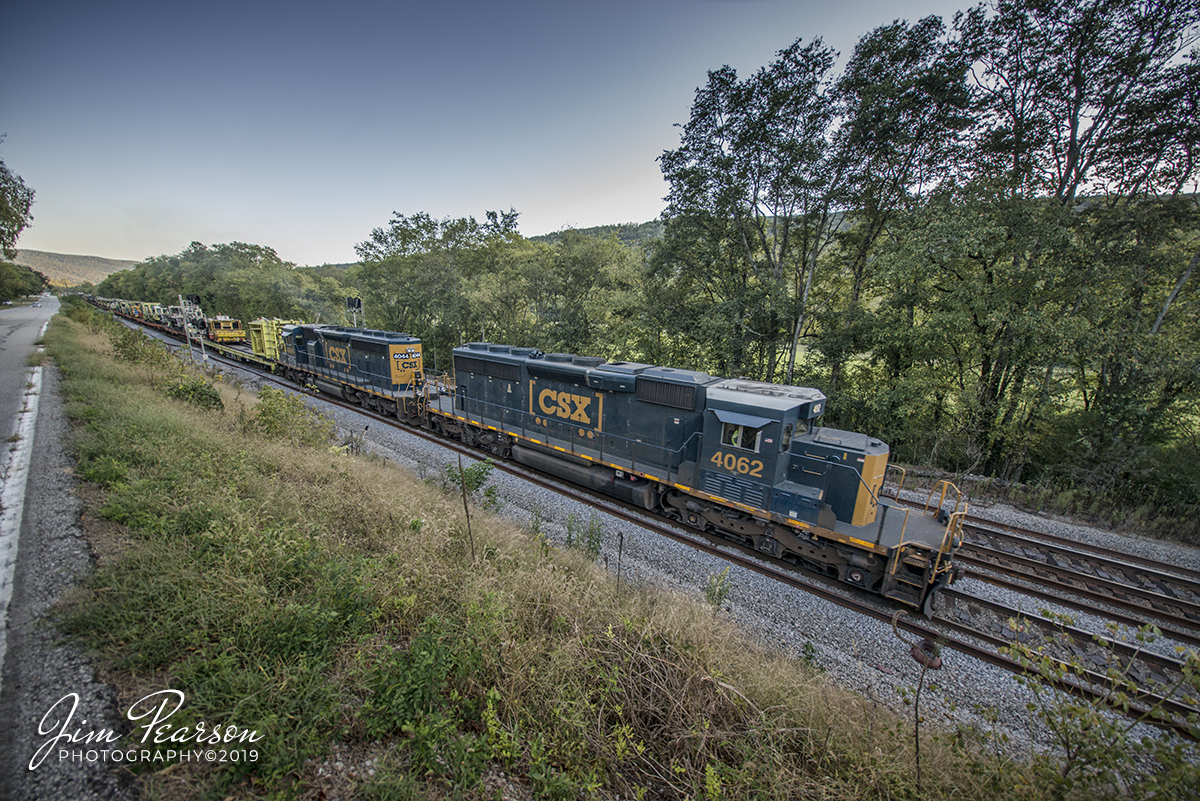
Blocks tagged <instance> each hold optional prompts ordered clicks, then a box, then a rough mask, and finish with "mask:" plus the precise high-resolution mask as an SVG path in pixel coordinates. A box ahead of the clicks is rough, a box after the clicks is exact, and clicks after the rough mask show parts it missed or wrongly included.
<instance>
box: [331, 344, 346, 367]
mask: <svg viewBox="0 0 1200 801" xmlns="http://www.w3.org/2000/svg"><path fill="white" fill-rule="evenodd" d="M325 354H326V355H327V356H328V357H329V360H330V361H331V362H341V363H342V364H349V363H350V349H349V348H346V347H343V346H333V345H331V346H329V347H326V348H325Z"/></svg>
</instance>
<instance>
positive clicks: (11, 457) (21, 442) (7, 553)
mask: <svg viewBox="0 0 1200 801" xmlns="http://www.w3.org/2000/svg"><path fill="white" fill-rule="evenodd" d="M41 395H42V368H41V367H35V368H33V371H32V372H31V373H30V376H29V381H28V384H27V386H26V387H25V403H24V405H23V408H22V409H21V411H20V412H19V413H18V414H17V424H16V427H15V428H14V431H13V437H12V438H10V439H11V440H12V441H11V442H8V443H6V445H8V447H7V448H6V451H7V455H8V463H7V464H6V465H5V466H4V485H3V489H0V509H3V511H2V512H0V679H2V676H3V667H4V655H5V654H6V653H7V652H8V605H9V602H10V601H12V591H13V576H14V574H15V573H16V570H17V542H18V540H19V539H20V537H21V517H22V515H23V514H24V512H25V482H26V479H27V478H28V477H29V463H30V460H31V457H32V455H33V436H34V431H35V430H36V428H37V413H38V400H39V399H40V398H41Z"/></svg>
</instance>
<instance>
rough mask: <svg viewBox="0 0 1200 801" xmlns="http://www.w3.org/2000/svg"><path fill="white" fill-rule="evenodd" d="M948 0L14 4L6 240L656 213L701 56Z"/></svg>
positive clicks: (307, 250)
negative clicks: (25, 201)
mask: <svg viewBox="0 0 1200 801" xmlns="http://www.w3.org/2000/svg"><path fill="white" fill-rule="evenodd" d="M967 5H968V3H966V2H961V3H955V2H950V1H949V0H907V2H904V3H901V4H897V3H889V2H883V1H882V0H827V2H812V1H811V0H595V1H594V2H572V0H427V1H426V2H409V1H408V0H393V1H392V2H385V1H384V0H342V1H341V2H305V1H304V0H295V1H294V2H280V1H279V0H240V1H239V2H226V0H209V2H191V3H180V2H173V1H172V0H158V2H144V1H143V2H124V1H123V0H111V1H110V2H96V0H90V2H75V1H70V2H64V1H63V0H39V2H22V3H16V4H14V5H13V6H10V7H8V8H7V9H6V10H5V12H4V13H3V16H2V19H3V31H4V37H3V42H2V44H0V134H4V135H6V138H5V140H4V142H3V144H0V157H2V158H3V159H4V161H5V163H6V164H7V165H8V167H9V169H11V170H13V171H14V172H16V173H18V174H19V175H21V177H22V178H23V179H24V180H25V183H26V184H27V185H28V186H30V187H31V188H32V189H33V190H34V191H35V192H36V197H35V202H34V207H33V215H34V221H33V225H32V226H31V227H30V228H29V229H27V230H26V231H25V232H24V233H23V234H22V236H21V238H20V239H19V240H18V242H17V246H18V247H20V248H26V249H30V250H47V251H53V252H57V253H74V254H84V255H93V256H104V257H108V258H116V259H138V260H140V259H144V258H148V257H151V256H157V255H161V254H173V253H178V252H179V251H181V250H183V249H184V248H185V247H187V246H188V244H189V243H191V242H192V241H200V242H203V243H205V244H208V245H212V244H217V243H224V242H233V241H240V242H249V243H253V244H258V245H266V246H269V247H272V248H274V249H275V250H276V251H277V252H278V253H279V255H280V257H282V258H284V259H286V260H288V261H293V262H296V263H298V264H308V265H311V264H321V263H325V262H348V261H353V260H355V258H356V257H355V253H354V245H355V244H356V243H358V242H361V241H363V240H365V239H367V238H368V237H369V236H370V232H371V229H373V228H376V227H380V226H383V225H385V224H386V223H387V221H388V220H389V219H390V217H391V214H392V212H393V211H397V212H400V213H401V214H413V213H416V212H418V211H426V212H428V213H430V214H432V215H433V216H435V217H439V218H440V217H465V216H473V217H475V218H476V219H480V220H482V219H483V215H484V212H485V211H486V210H488V209H493V210H507V209H508V208H509V207H513V208H515V209H516V210H517V211H518V212H520V215H521V216H520V218H519V227H520V231H521V233H523V234H525V235H526V236H535V235H538V234H544V233H548V232H551V231H556V230H559V229H562V228H567V227H576V228H582V227H588V226H593V225H603V224H608V223H622V222H646V221H648V220H652V219H654V218H655V217H657V216H658V214H659V213H660V212H661V211H662V208H663V202H662V198H663V196H664V195H665V194H666V191H667V187H666V184H665V183H664V182H663V180H662V175H661V172H660V171H659V167H658V163H657V161H656V159H657V157H658V156H659V155H660V154H661V153H662V152H663V150H666V149H670V148H674V147H676V146H677V145H678V142H679V132H678V129H677V128H675V127H674V126H675V124H677V123H684V122H686V121H687V118H688V112H689V109H690V107H691V103H692V99H693V96H694V94H695V90H696V88H697V87H699V86H701V85H702V84H704V83H705V81H706V71H707V70H710V69H716V68H719V67H720V66H722V65H724V64H729V65H730V66H732V67H734V68H736V69H737V71H738V74H739V75H747V74H749V73H751V72H752V71H753V70H755V69H756V68H758V67H760V66H762V65H764V64H766V63H767V62H768V61H770V60H771V58H772V57H773V55H774V54H775V52H776V51H778V50H780V49H782V48H784V47H786V46H788V45H789V44H791V43H792V42H793V41H794V40H795V39H796V38H798V37H802V38H803V39H805V40H806V41H807V40H810V39H812V38H814V37H817V36H820V37H822V38H824V40H825V41H826V42H827V43H828V44H830V45H832V46H834V47H836V48H837V49H839V50H840V51H841V52H842V54H843V55H842V58H843V60H844V59H845V58H846V57H847V56H848V55H849V53H850V51H851V49H852V48H853V45H854V42H855V41H856V40H857V39H858V37H859V36H860V35H862V34H863V33H866V32H868V31H870V30H871V29H873V28H875V27H877V26H878V25H882V24H886V23H888V22H891V21H892V20H894V19H897V18H900V19H908V20H910V21H915V20H916V19H919V18H920V17H923V16H926V15H928V14H931V13H936V14H940V15H942V16H943V17H944V18H945V19H946V20H947V21H949V19H950V17H952V16H953V13H954V11H956V10H958V9H960V8H966V7H967Z"/></svg>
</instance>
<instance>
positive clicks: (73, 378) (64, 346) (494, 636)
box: [46, 311, 1038, 799]
mask: <svg viewBox="0 0 1200 801" xmlns="http://www.w3.org/2000/svg"><path fill="white" fill-rule="evenodd" d="M72 314H73V316H75V317H77V318H78V320H80V321H82V322H77V321H76V320H73V319H68V318H67V317H65V316H64V315H59V316H58V317H57V318H56V319H55V321H54V324H53V325H52V326H51V328H50V330H49V332H48V333H47V336H46V345H47V347H48V350H49V352H50V353H51V355H52V358H53V359H54V360H55V361H56V362H57V364H58V365H59V367H60V368H61V371H62V374H63V376H64V380H63V384H62V386H63V391H64V393H65V395H66V397H67V403H68V406H67V408H68V413H69V415H70V417H71V419H72V420H73V422H74V427H75V432H74V435H73V437H74V439H73V445H74V448H75V449H76V451H77V453H78V458H79V465H78V473H79V476H80V477H81V478H82V479H83V480H84V481H86V482H90V483H91V484H90V485H91V486H95V487H98V488H99V491H98V492H96V493H95V494H96V495H97V496H98V500H97V501H96V508H97V509H98V514H99V515H100V516H101V517H102V518H104V520H106V521H110V522H107V523H103V524H102V525H100V526H98V527H96V528H97V533H96V537H97V538H99V539H102V540H103V541H102V542H97V543H96V546H97V548H98V552H100V553H101V554H102V558H101V560H100V563H99V565H98V567H97V570H96V572H95V574H94V575H93V576H92V577H91V579H90V580H89V582H88V584H87V586H86V587H85V588H84V590H82V591H81V592H80V593H79V594H78V595H77V597H76V598H75V599H74V601H73V602H72V603H71V604H70V605H69V607H68V608H67V609H66V610H65V612H66V616H65V621H66V623H65V625H66V627H67V629H68V630H69V631H71V632H73V633H74V634H76V635H77V636H79V637H80V638H82V639H83V640H85V641H86V642H87V643H88V644H89V645H90V646H92V647H94V648H95V649H96V652H97V653H98V654H99V658H100V660H101V663H102V664H103V666H104V669H105V671H106V676H107V677H108V679H109V680H110V681H113V682H114V683H116V684H117V685H118V686H119V687H120V689H121V692H122V695H123V704H124V705H127V704H128V703H129V702H131V701H132V700H136V699H137V698H140V697H142V696H143V695H145V694H146V693H147V692H150V691H153V690H157V689H161V688H164V687H168V686H169V687H173V688H178V689H180V690H182V691H184V692H185V693H186V697H187V701H186V705H185V708H184V709H183V711H181V712H179V713H178V714H177V715H176V717H175V718H173V719H172V720H171V723H173V724H177V725H179V724H195V723H196V722H197V721H206V722H207V723H209V724H221V725H225V724H229V723H233V724H236V725H238V726H242V727H248V728H251V729H254V730H256V731H257V732H258V733H260V734H261V735H263V736H262V739H261V740H260V741H259V742H258V743H256V745H257V746H258V748H259V751H260V757H259V759H258V761H257V762H255V763H243V764H237V765H224V766H208V765H203V764H196V763H181V764H177V765H174V766H171V767H168V768H166V769H163V768H162V766H161V765H158V766H155V768H156V769H155V770H154V771H149V770H148V771H146V773H145V774H144V788H145V789H146V790H147V792H148V793H149V794H150V797H163V798H183V797H208V798H225V797H233V798H240V797H249V796H259V795H270V796H277V797H288V796H296V795H298V796H301V797H304V796H307V797H318V791H322V792H324V793H325V796H324V797H350V794H354V795H359V796H361V797H368V798H388V799H393V798H496V797H500V796H501V795H503V796H504V797H507V798H519V797H528V796H529V794H530V793H532V795H533V796H535V797H550V798H575V797H589V796H593V797H613V796H618V795H619V796H621V797H625V798H656V797H667V798H697V799H699V798H704V799H717V798H751V797H753V798H779V799H784V798H788V799H796V798H801V799H808V798H812V799H816V798H821V799H882V798H899V799H903V798H923V799H937V798H1004V797H1008V796H1009V794H1010V791H1011V789H1012V784H1013V782H1014V781H1018V777H1019V772H1018V771H1014V769H1013V768H1014V766H1012V765H1010V764H1005V763H1003V762H1001V761H998V760H996V759H995V758H989V757H976V756H972V755H971V754H970V753H968V752H964V751H963V750H956V749H954V748H952V747H951V744H952V741H953V740H954V738H949V737H945V738H935V737H933V736H931V734H930V732H928V731H926V732H925V735H924V736H923V738H922V743H921V745H922V752H921V767H922V770H921V777H922V779H921V786H920V787H918V786H917V773H916V770H915V765H914V759H913V756H914V753H913V738H912V731H911V729H910V728H909V727H908V725H907V724H906V723H904V722H903V721H901V720H900V719H897V718H895V717H894V716H892V715H891V714H889V713H888V712H887V711H886V710H884V709H881V708H879V707H878V706H877V705H875V704H872V703H870V702H867V701H865V700H863V699H862V698H860V697H858V696H855V695H851V694H848V693H846V692H843V691H840V690H838V689H836V688H834V687H832V686H830V685H829V684H828V683H827V682H826V680H825V679H824V677H823V676H822V675H821V674H820V673H819V672H815V671H814V670H813V669H812V668H811V667H810V666H807V665H805V664H804V663H802V662H797V661H790V660H787V659H782V658H779V657H777V656H774V655H772V654H770V653H766V652H764V651H763V650H761V649H760V648H759V647H757V646H755V645H753V644H751V643H748V642H747V641H745V640H743V639H742V638H741V637H740V636H739V635H738V634H737V632H735V631H734V630H733V629H732V628H731V627H730V626H728V625H725V624H724V623H723V622H722V621H721V620H720V619H719V618H714V615H713V612H712V610H711V609H709V608H707V607H705V606H704V605H703V604H698V603H696V602H694V601H691V600H688V599H684V598H680V597H676V596H674V595H671V594H668V593H664V592H661V591H657V590H655V589H653V588H648V587H630V586H629V585H628V583H626V584H625V585H624V586H623V587H621V588H618V587H617V586H616V585H615V584H614V582H613V581H612V580H611V579H610V577H609V576H607V575H606V574H605V573H604V572H603V571H602V570H600V569H599V568H598V567H597V566H596V565H595V564H593V563H592V562H591V561H590V560H589V559H587V558H586V557H585V556H584V555H583V554H582V553H581V552H579V551H576V550H557V549H555V548H553V547H551V546H550V545H549V544H548V543H547V542H546V540H545V538H544V537H543V536H541V535H540V533H539V532H537V531H530V530H527V529H523V528H521V527H518V526H516V525H514V524H513V523H510V522H506V521H503V520H500V519H497V518H494V517H492V516H490V515H488V514H486V513H485V512H484V511H482V510H476V511H474V512H472V525H473V531H474V540H475V543H474V544H475V546H476V558H475V559H472V557H471V553H472V551H471V547H470V545H469V543H468V540H467V534H466V519H465V517H464V512H463V508H462V504H461V500H460V498H459V497H457V496H449V495H447V494H445V493H443V492H441V491H439V490H438V488H436V487H434V486H431V485H430V484H428V483H426V482H422V481H420V480H418V479H417V478H415V477H413V476H411V475H408V474H406V473H404V472H403V471H401V470H400V469H398V468H397V467H395V466H394V465H391V464H388V463H385V462H383V461H381V460H378V459H375V460H371V459H360V458H356V457H352V456H348V455H346V454H340V453H334V452H331V450H330V448H329V447H328V445H327V444H325V443H320V442H318V443H315V444H305V442H304V441H303V440H305V438H306V437H305V434H304V432H305V430H306V429H305V428H303V423H304V420H303V419H301V418H302V417H303V415H302V414H301V413H299V412H298V411H297V410H296V409H295V408H288V407H286V406H281V405H280V404H282V403H285V401H284V400H282V399H281V398H280V397H269V398H266V399H264V400H263V401H261V402H260V400H259V398H256V397H254V396H252V395H249V394H248V393H246V392H244V391H242V390H239V389H238V388H237V387H233V386H226V385H223V384H220V383H218V384H217V391H218V392H219V393H220V397H221V400H222V402H223V409H222V410H216V409H203V408H201V407H200V406H198V405H196V404H195V403H194V402H192V403H189V402H186V401H185V400H178V399H174V398H169V397H166V396H165V395H164V389H167V390H169V391H172V393H173V394H175V395H178V396H180V397H189V395H188V393H187V392H180V391H179V388H180V387H185V388H186V387H187V386H189V384H188V381H190V380H191V379H187V378H186V377H185V379H183V380H182V381H181V380H179V379H178V378H177V379H176V380H175V381H174V382H171V381H166V380H165V378H164V377H165V376H166V375H168V374H170V373H171V371H172V370H176V369H178V368H174V367H169V366H168V367H164V366H163V364H162V363H161V362H158V361H155V360H154V359H150V360H148V361H143V362H141V363H138V362H131V361H129V360H128V358H127V359H125V360H122V359H117V358H115V357H114V356H113V353H114V347H113V345H112V344H111V343H110V339H109V337H108V336H107V335H106V334H105V333H104V331H105V329H104V326H103V325H102V324H101V323H99V322H98V321H96V320H94V319H91V318H90V316H89V313H88V312H87V311H83V312H74V313H72ZM85 323H86V324H85ZM118 350H120V349H119V348H118ZM126 355H127V356H128V354H126ZM191 386H193V388H194V384H192V385H191ZM172 387H174V389H172ZM190 397H192V398H193V400H196V399H197V398H199V399H200V400H204V398H205V397H207V396H206V395H205V393H198V394H193V395H191V396H190ZM281 410H282V411H283V413H282V414H281V413H280V412H281ZM113 523H115V524H117V525H115V526H114V525H112V524H113ZM106 530H107V532H108V533H107V534H105V533H104V532H105V531H106ZM124 708H125V706H122V709H124ZM327 759H328V760H329V762H330V767H329V768H327V769H325V770H321V763H322V762H324V761H325V760H327ZM368 760H370V762H368ZM335 763H339V764H340V765H341V767H338V765H337V764H335ZM360 768H361V769H360ZM368 770H370V771H373V773H368ZM506 788H507V789H506ZM1030 789H1032V788H1027V790H1030ZM1037 794H1038V793H1037V792H1036V791H1035V792H1033V793H1032V795H1034V796H1036V795H1037Z"/></svg>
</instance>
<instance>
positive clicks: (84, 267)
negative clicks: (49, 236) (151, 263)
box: [13, 250, 137, 287]
mask: <svg viewBox="0 0 1200 801" xmlns="http://www.w3.org/2000/svg"><path fill="white" fill-rule="evenodd" d="M13 262H14V263H15V264H23V265H25V266H26V267H29V268H30V269H32V270H37V271H38V272H39V273H41V274H42V275H44V276H46V278H47V279H49V281H50V284H51V285H52V286H63V287H66V286H80V285H81V284H98V283H100V282H101V281H103V280H104V279H105V277H107V276H109V275H111V274H112V273H115V272H117V271H118V270H128V269H129V268H131V267H133V266H134V265H135V264H137V262H136V261H128V260H124V259H105V258H101V257H100V256H75V255H70V254H67V253H47V252H45V251H41V250H19V251H17V257H16V258H15V259H13Z"/></svg>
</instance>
